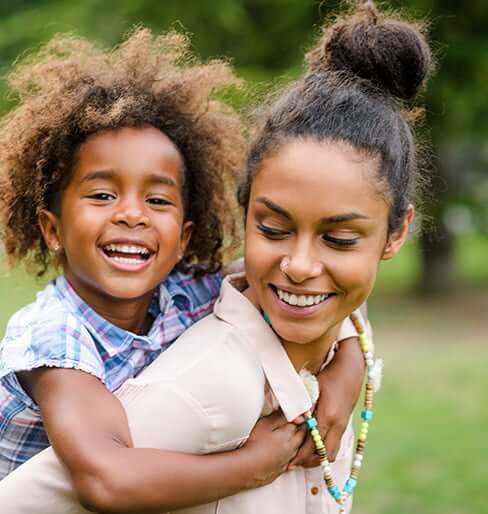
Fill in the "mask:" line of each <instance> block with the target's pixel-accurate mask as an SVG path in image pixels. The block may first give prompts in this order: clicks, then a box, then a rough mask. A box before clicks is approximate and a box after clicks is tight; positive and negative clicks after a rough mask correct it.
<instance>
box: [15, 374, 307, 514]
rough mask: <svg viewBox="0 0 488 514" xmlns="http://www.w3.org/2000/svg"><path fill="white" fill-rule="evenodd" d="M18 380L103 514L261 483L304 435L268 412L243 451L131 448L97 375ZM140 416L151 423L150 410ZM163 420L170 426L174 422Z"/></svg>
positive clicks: (186, 501)
mask: <svg viewBox="0 0 488 514" xmlns="http://www.w3.org/2000/svg"><path fill="white" fill-rule="evenodd" d="M19 378H20V380H21V382H22V385H23V387H25V389H26V390H27V392H28V393H29V394H30V395H31V396H32V397H33V399H34V400H35V401H36V403H37V404H38V405H39V407H40V409H41V415H42V418H43V421H44V425H45V428H46V430H47V433H48V435H49V438H50V441H51V443H52V445H53V448H54V450H55V451H56V453H57V454H58V456H59V458H60V459H61V461H62V462H63V463H64V464H65V465H66V467H67V468H68V470H69V472H70V475H71V478H72V481H73V485H74V487H75V489H76V492H77V493H78V495H79V499H80V502H81V503H82V504H83V506H85V508H88V509H90V510H94V511H97V512H101V513H109V512H110V513H115V512H120V513H122V512H123V513H132V512H134V513H135V512H137V513H142V512H148V513H150V512H162V511H168V510H173V509H177V508H183V507H189V506H193V505H197V504H204V503H208V502H211V501H215V500H217V499H219V498H223V497H225V496H229V495H232V494H235V493H237V492H239V491H242V490H244V489H248V488H252V487H257V486H260V485H264V484H265V483H268V482H270V481H272V480H273V479H274V478H276V476H278V475H279V474H280V473H281V472H283V471H284V470H285V469H286V466H287V464H288V462H289V460H290V459H291V458H292V457H293V456H294V455H295V454H296V451H297V448H298V447H299V446H300V444H301V442H302V440H303V430H300V429H298V428H297V427H296V426H295V425H292V424H286V422H285V420H284V419H283V418H281V417H280V416H277V415H273V416H270V417H269V418H268V419H264V420H262V421H261V422H260V423H259V424H258V426H257V429H255V430H254V431H253V433H252V434H251V437H250V439H249V441H248V442H247V443H246V445H245V446H244V447H243V448H241V449H239V450H236V451H232V452H226V453H220V454H212V455H190V454H184V453H175V452H170V451H162V450H154V449H144V448H132V447H131V446H132V441H131V436H130V433H129V428H128V421H127V417H126V413H125V410H124V408H123V406H122V404H121V403H120V401H119V400H118V399H117V398H116V397H115V396H114V395H113V394H111V393H110V392H109V391H108V390H107V389H106V388H105V386H104V385H103V384H102V383H101V382H100V381H99V380H98V379H97V378H96V377H93V376H91V375H89V374H87V373H84V372H82V371H79V370H68V369H51V368H40V369H36V370H33V371H29V372H24V373H22V374H20V377H19ZM161 402H162V403H164V397H162V398H161ZM142 410H143V409H142ZM145 415H147V423H148V424H151V423H152V422H153V419H152V412H151V411H147V410H146V411H145ZM168 418H169V419H167V421H166V420H165V422H167V423H168V426H169V427H171V424H172V423H173V424H174V423H178V420H175V419H171V418H170V417H169V416H168ZM185 419H186V420H187V421H188V425H185V426H181V430H186V431H188V437H198V426H195V425H197V423H198V419H195V420H193V419H192V412H191V410H189V411H188V412H185ZM159 423H160V420H159ZM177 429H178V427H177ZM193 429H194V430H195V434H194V435H192V430H193ZM171 430H175V428H174V426H173V427H172V428H171Z"/></svg>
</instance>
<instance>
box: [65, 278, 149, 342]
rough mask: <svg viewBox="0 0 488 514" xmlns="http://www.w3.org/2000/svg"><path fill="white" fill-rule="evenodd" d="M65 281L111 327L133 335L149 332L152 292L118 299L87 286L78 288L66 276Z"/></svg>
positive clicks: (77, 285) (78, 286)
mask: <svg viewBox="0 0 488 514" xmlns="http://www.w3.org/2000/svg"><path fill="white" fill-rule="evenodd" d="M66 279H67V280H68V282H69V283H70V285H71V287H72V288H73V289H74V291H75V293H76V294H77V295H78V296H79V297H80V298H81V299H82V300H83V301H84V302H85V303H86V304H87V305H88V306H89V307H90V308H91V309H93V310H94V311H95V312H96V313H97V314H99V315H100V316H101V317H102V318H104V319H106V320H107V321H109V322H110V323H112V324H113V325H115V326H117V327H119V328H122V329H124V330H128V331H129V332H133V333H135V334H146V333H147V332H148V331H149V329H150V327H151V324H152V321H153V320H152V318H151V316H150V314H149V306H150V305H151V301H152V297H153V291H149V292H148V293H147V294H146V295H144V296H143V297H140V298H134V299H132V298H131V299H120V298H113V297H110V296H107V295H104V294H103V292H101V291H99V290H97V289H95V288H92V287H89V286H80V285H79V284H77V283H76V281H72V280H70V277H69V275H68V274H66ZM73 282H75V283H73Z"/></svg>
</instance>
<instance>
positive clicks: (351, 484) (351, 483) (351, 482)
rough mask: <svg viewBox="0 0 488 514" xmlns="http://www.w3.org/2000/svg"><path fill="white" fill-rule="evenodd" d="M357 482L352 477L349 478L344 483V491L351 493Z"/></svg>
mask: <svg viewBox="0 0 488 514" xmlns="http://www.w3.org/2000/svg"><path fill="white" fill-rule="evenodd" d="M357 483H358V481H357V480H354V478H349V479H348V481H347V482H346V485H345V486H344V491H345V492H346V493H349V494H352V492H353V491H354V488H355V487H356V484H357Z"/></svg>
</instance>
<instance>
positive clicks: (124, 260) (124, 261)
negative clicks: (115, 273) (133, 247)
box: [110, 256, 145, 264]
mask: <svg viewBox="0 0 488 514" xmlns="http://www.w3.org/2000/svg"><path fill="white" fill-rule="evenodd" d="M110 259H112V260H113V261H115V262H121V263H122V264H139V263H140V262H145V261H144V260H143V259H138V258H133V257H132V258H127V257H118V256H114V257H110Z"/></svg>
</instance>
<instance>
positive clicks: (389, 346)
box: [0, 238, 488, 514]
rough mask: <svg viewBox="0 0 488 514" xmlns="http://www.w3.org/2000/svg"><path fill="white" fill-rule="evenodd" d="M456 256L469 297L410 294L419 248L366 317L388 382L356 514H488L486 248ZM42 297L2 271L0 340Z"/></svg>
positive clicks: (389, 272)
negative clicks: (20, 312)
mask: <svg viewBox="0 0 488 514" xmlns="http://www.w3.org/2000/svg"><path fill="white" fill-rule="evenodd" d="M457 252H458V253H457V257H458V259H459V262H460V265H461V269H462V273H463V276H464V278H465V280H466V283H467V284H468V286H469V287H466V288H464V289H462V290H459V291H456V292H454V293H453V295H451V296H448V297H447V296H443V297H441V298H426V299H419V298H416V297H415V296H412V295H410V294H408V293H407V292H408V291H409V290H411V289H412V285H413V282H414V279H415V276H416V273H418V262H417V261H416V248H415V245H414V244H413V243H410V244H409V245H408V247H407V248H406V249H405V251H404V252H402V253H401V254H400V256H399V257H398V258H396V259H394V260H393V261H391V262H387V263H384V264H383V265H382V266H381V271H380V276H379V279H378V287H377V290H376V291H375V293H374V294H373V296H372V298H371V300H370V301H369V316H370V318H371V320H372V323H373V327H374V331H375V341H376V345H377V353H378V354H379V355H381V356H382V357H383V358H384V360H385V376H384V380H383V383H384V385H383V388H382V390H381V391H380V392H379V393H378V395H377V400H376V403H375V418H374V420H373V422H372V424H371V430H370V434H369V439H368V447H367V450H366V457H365V461H364V467H363V470H362V474H361V477H360V481H359V485H358V489H357V494H356V499H355V507H354V514H488V505H487V504H486V497H487V496H486V490H487V484H488V481H487V479H486V459H487V458H488V442H487V440H486V437H485V432H486V429H487V428H488V408H487V407H486V394H487V392H488V373H487V372H486V369H487V367H488V346H487V345H486V343H487V342H488V336H487V334H488V316H487V313H488V287H486V286H488V268H487V267H486V265H485V262H486V255H488V240H487V239H486V238H485V239H482V238H471V239H463V240H460V241H459V243H458V247H457ZM473 285H474V286H476V287H471V286H473ZM37 288H39V284H36V281H35V280H34V279H32V278H29V277H28V276H27V275H26V274H25V273H24V272H22V271H20V270H15V271H13V272H8V273H7V272H6V271H5V270H3V271H0V307H1V310H0V330H1V331H3V326H4V324H5V322H6V320H7V318H8V316H9V315H10V314H11V313H12V312H14V311H15V310H16V309H17V308H18V307H19V306H21V305H23V304H25V303H26V302H27V301H30V300H32V299H33V298H34V294H35V290H36V289H37Z"/></svg>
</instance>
